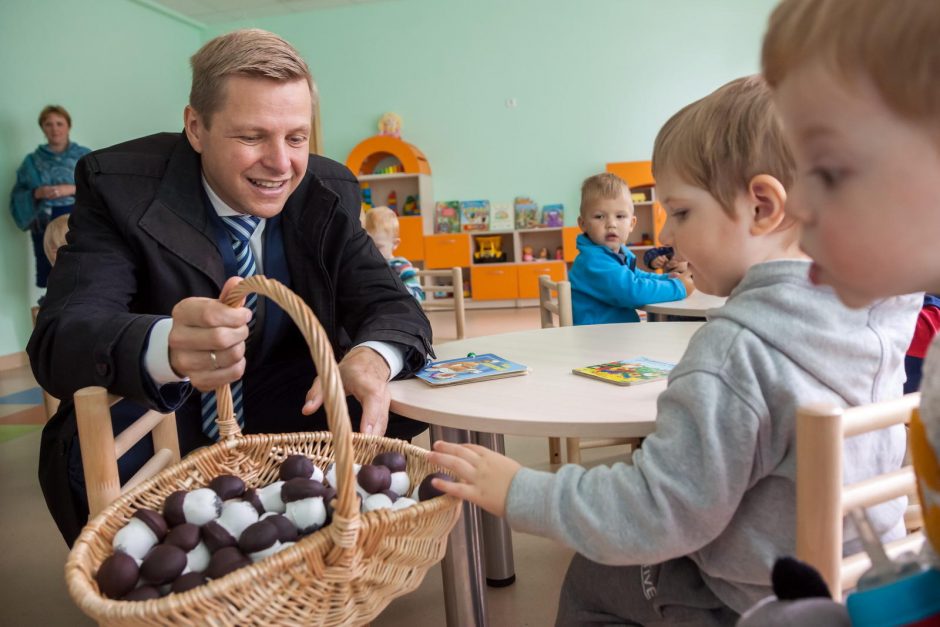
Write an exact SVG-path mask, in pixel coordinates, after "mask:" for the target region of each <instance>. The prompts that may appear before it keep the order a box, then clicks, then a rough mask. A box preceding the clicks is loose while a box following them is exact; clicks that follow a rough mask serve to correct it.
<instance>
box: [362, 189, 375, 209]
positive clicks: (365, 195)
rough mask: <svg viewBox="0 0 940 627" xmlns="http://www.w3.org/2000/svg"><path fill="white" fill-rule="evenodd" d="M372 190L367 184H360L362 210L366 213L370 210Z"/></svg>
mask: <svg viewBox="0 0 940 627" xmlns="http://www.w3.org/2000/svg"><path fill="white" fill-rule="evenodd" d="M372 206H373V205H372V188H371V187H369V184H368V183H363V184H362V210H363V211H368V210H369V209H371V208H372Z"/></svg>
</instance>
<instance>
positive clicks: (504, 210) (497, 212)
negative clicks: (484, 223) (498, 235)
mask: <svg viewBox="0 0 940 627" xmlns="http://www.w3.org/2000/svg"><path fill="white" fill-rule="evenodd" d="M514 218H515V216H514V215H513V210H512V205H510V204H509V203H499V202H498V203H493V206H492V208H491V211H490V230H491V231H511V230H512V228H513V226H514V224H515V220H514Z"/></svg>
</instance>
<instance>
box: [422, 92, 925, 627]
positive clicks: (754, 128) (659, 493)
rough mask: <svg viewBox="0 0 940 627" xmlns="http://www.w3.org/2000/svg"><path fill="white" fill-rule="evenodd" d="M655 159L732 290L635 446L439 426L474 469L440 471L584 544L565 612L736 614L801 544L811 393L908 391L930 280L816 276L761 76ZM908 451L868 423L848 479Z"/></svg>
mask: <svg viewBox="0 0 940 627" xmlns="http://www.w3.org/2000/svg"><path fill="white" fill-rule="evenodd" d="M731 138H734V139H733V140H732V139H731ZM653 167H654V173H655V176H656V181H657V190H658V191H659V192H660V197H661V199H662V203H663V206H664V207H665V209H666V212H667V221H666V225H665V227H664V229H663V231H662V234H661V239H662V242H663V244H664V245H667V246H673V247H674V248H675V250H676V254H678V255H681V257H682V258H683V259H685V260H687V261H688V263H689V269H690V270H691V271H692V272H693V273H694V276H695V283H696V287H697V288H698V289H700V290H702V291H703V292H705V293H708V294H715V295H719V296H728V301H727V304H726V305H725V306H724V307H723V308H721V309H720V310H717V311H716V312H715V315H714V317H713V318H711V319H710V320H709V321H708V322H707V323H706V324H705V325H703V326H702V328H701V329H700V330H699V331H698V332H697V333H696V334H695V336H694V337H693V338H692V340H691V342H690V344H689V347H688V349H687V351H686V353H685V355H684V356H683V358H682V359H681V361H680V362H679V364H678V365H677V366H676V367H675V369H674V370H673V371H672V372H671V374H670V376H669V381H668V386H667V388H666V391H665V392H663V393H662V395H661V396H660V397H659V399H658V403H657V416H656V431H655V432H654V433H653V434H652V435H650V436H649V437H648V438H647V439H646V440H645V442H644V443H643V447H642V448H641V449H639V450H637V451H636V452H635V453H634V454H633V459H632V464H625V463H617V464H614V465H613V466H610V467H607V466H601V467H596V468H592V469H590V470H587V469H585V468H582V467H580V466H575V465H566V466H563V467H562V468H561V469H560V470H559V471H558V472H557V473H556V474H551V473H546V472H537V471H534V470H531V469H527V468H522V467H520V465H519V464H518V463H517V462H515V461H513V460H511V459H509V458H507V457H504V456H502V455H499V454H497V453H494V452H492V451H490V450H488V449H485V448H482V447H479V446H474V445H454V444H447V443H442V442H437V443H435V445H434V449H435V451H436V452H435V453H432V454H431V460H432V462H434V463H437V464H440V465H442V466H444V467H445V468H447V469H449V470H450V471H451V472H452V473H453V474H454V475H456V477H458V478H459V479H460V482H454V483H448V482H444V481H439V480H438V481H435V485H436V486H438V487H439V488H440V489H442V490H444V491H445V492H448V493H450V494H453V495H456V496H458V497H461V498H465V499H468V500H470V501H472V502H474V503H476V504H478V505H480V506H481V507H483V508H484V509H486V510H487V511H490V512H492V513H493V514H496V515H499V516H506V518H507V520H508V522H509V524H510V526H511V527H512V528H513V529H515V530H517V531H524V532H528V533H533V534H537V535H541V536H546V537H549V538H553V539H555V540H557V541H559V542H561V543H563V544H565V545H566V546H569V547H571V548H573V549H574V550H576V551H577V552H578V555H576V556H575V558H574V559H573V560H572V563H571V565H570V567H569V569H568V573H567V575H566V577H565V582H564V585H563V588H562V591H561V598H560V602H559V608H558V616H557V623H556V624H557V625H583V624H589V623H601V624H610V623H627V624H642V625H666V624H676V623H679V624H690V625H692V624H694V625H732V624H734V622H735V621H736V620H737V618H738V616H739V614H740V613H741V612H742V611H744V610H745V609H747V608H748V607H750V606H751V605H752V604H754V603H755V602H756V601H758V600H759V599H761V598H763V597H765V596H767V595H769V594H770V593H771V588H770V569H771V566H772V564H773V561H774V559H775V558H776V557H777V556H780V555H787V554H792V553H793V552H794V549H795V529H796V522H795V509H796V503H795V472H796V463H795V447H794V431H795V427H794V425H795V419H794V416H795V413H796V409H797V407H798V406H799V405H802V404H806V403H811V402H829V403H835V404H838V405H854V404H862V403H870V402H874V401H880V400H885V399H889V398H895V397H898V396H900V394H901V386H902V384H903V381H904V367H903V359H904V352H905V350H906V348H907V346H908V344H909V342H910V339H911V335H912V332H913V328H914V321H915V319H916V317H917V312H918V309H919V304H920V298H919V296H914V297H897V298H890V299H886V300H882V301H878V302H875V303H873V304H871V305H869V306H867V307H865V308H863V309H859V310H849V309H846V308H845V307H844V306H843V305H842V304H841V303H840V302H839V301H838V299H837V298H836V296H835V295H834V294H833V293H832V291H831V290H829V289H828V288H824V287H817V286H814V285H812V284H811V283H810V282H809V280H808V278H807V272H808V269H809V265H810V264H809V261H808V260H807V259H806V258H805V257H804V255H803V254H802V253H801V252H800V250H799V235H800V231H799V228H798V226H797V225H796V224H795V222H794V220H793V219H792V218H791V217H789V215H788V214H787V212H786V211H785V210H784V208H785V206H787V205H788V203H787V188H788V187H789V186H790V185H792V182H793V178H794V164H793V159H792V157H791V154H790V152H789V150H788V148H787V146H786V144H785V142H784V140H783V137H782V134H781V130H780V126H779V123H778V120H777V118H776V115H775V112H774V109H773V107H772V104H771V101H770V93H769V91H768V89H767V87H766V85H765V84H764V83H763V81H762V80H761V79H759V78H756V77H751V78H745V79H739V80H737V81H733V82H732V83H729V84H728V85H725V86H724V87H722V88H720V89H718V90H717V91H716V92H714V93H712V94H710V95H709V96H707V97H705V98H703V99H702V100H699V101H697V102H695V103H693V104H691V105H689V106H688V107H686V108H684V109H682V110H681V111H680V112H679V113H677V114H676V115H674V116H673V117H672V118H671V119H670V120H669V121H668V122H667V123H666V125H665V126H664V127H663V129H662V130H661V131H660V132H659V135H658V137H657V138H656V144H655V148H654V154H653ZM610 411H616V408H615V407H611V408H610ZM572 418H573V419H576V417H572ZM904 450H905V436H904V429H903V427H899V428H894V429H889V430H883V431H879V432H876V433H871V434H866V435H863V436H858V437H855V438H852V439H851V440H849V441H848V442H847V443H846V449H845V468H846V477H845V479H846V481H858V480H860V479H863V478H865V477H868V476H872V475H874V474H878V473H881V472H884V471H888V470H892V469H895V468H898V467H900V465H901V462H902V460H903V457H904ZM903 509H904V504H903V502H892V503H889V504H885V505H882V506H880V507H877V508H873V509H872V510H870V511H869V515H870V517H871V519H872V522H873V525H874V527H875V529H876V530H877V532H878V533H879V534H881V535H882V537H884V538H892V537H896V536H899V535H901V534H903V532H904V524H903V519H902V512H903ZM846 538H847V541H849V542H851V541H853V536H852V535H851V534H850V533H847V536H846Z"/></svg>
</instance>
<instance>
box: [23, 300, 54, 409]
mask: <svg viewBox="0 0 940 627" xmlns="http://www.w3.org/2000/svg"><path fill="white" fill-rule="evenodd" d="M30 313H31V314H32V316H33V327H35V326H36V318H38V317H39V307H36V306H33V307H32V308H31V309H30ZM39 389H41V390H42V406H43V409H45V411H46V420H49V419H50V418H52V416H53V415H55V413H56V412H57V411H58V410H59V399H57V398H56V397H55V396H53V395H52V394H49V392H46V390H45V388H39Z"/></svg>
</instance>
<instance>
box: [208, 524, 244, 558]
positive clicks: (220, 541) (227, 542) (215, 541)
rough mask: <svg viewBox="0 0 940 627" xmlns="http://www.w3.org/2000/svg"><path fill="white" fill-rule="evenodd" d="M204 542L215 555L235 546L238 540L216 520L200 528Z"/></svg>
mask: <svg viewBox="0 0 940 627" xmlns="http://www.w3.org/2000/svg"><path fill="white" fill-rule="evenodd" d="M199 532H200V534H201V535H202V541H203V542H204V543H205V545H206V548H207V549H209V552H210V553H215V552H217V551H219V550H220V549H224V548H225V547H229V546H235V545H236V544H238V539H237V538H235V537H233V536H232V534H231V533H229V532H228V529H226V528H225V527H223V526H222V525H220V524H219V523H218V521H216V520H210V521H209V522H207V523H206V524H204V525H203V526H202V527H201V528H200V531H199Z"/></svg>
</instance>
